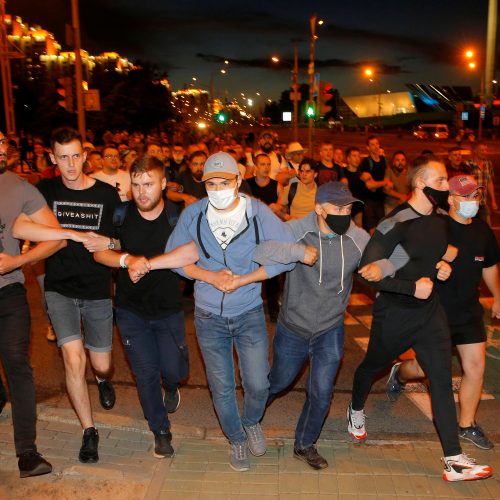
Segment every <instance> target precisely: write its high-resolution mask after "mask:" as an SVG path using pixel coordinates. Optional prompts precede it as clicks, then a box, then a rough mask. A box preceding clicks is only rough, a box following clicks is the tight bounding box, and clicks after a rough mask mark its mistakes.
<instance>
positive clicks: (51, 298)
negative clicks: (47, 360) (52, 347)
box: [45, 292, 113, 352]
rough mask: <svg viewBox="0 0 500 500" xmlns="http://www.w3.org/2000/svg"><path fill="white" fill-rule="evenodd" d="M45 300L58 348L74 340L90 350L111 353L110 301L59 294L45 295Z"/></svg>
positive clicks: (111, 311)
mask: <svg viewBox="0 0 500 500" xmlns="http://www.w3.org/2000/svg"><path fill="white" fill-rule="evenodd" d="M45 301H46V302H47V310H48V313H49V317H50V321H51V323H52V326H53V328H54V332H55V334H56V337H57V345H58V346H59V347H61V346H62V345H64V344H67V343H68V342H72V341H73V340H81V341H82V342H83V344H84V346H85V347H86V348H87V349H88V350H89V351H94V352H110V351H111V344H112V339H113V307H112V303H111V299H98V300H87V299H73V298H71V297H66V296H65V295H61V294H60V293H57V292H45ZM82 323H83V333H82V328H81V325H82Z"/></svg>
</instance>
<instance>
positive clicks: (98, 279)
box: [37, 177, 120, 300]
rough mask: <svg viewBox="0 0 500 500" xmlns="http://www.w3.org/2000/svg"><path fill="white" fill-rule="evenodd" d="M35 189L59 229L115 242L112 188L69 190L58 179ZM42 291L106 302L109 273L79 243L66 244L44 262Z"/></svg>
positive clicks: (100, 185) (115, 198) (117, 199)
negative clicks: (48, 208) (43, 289)
mask: <svg viewBox="0 0 500 500" xmlns="http://www.w3.org/2000/svg"><path fill="white" fill-rule="evenodd" d="M37 187H38V189H39V190H40V192H41V193H42V194H43V196H44V197H45V200H46V201H47V205H48V206H49V207H50V208H51V209H52V211H53V212H54V214H55V215H56V217H57V220H58V221H59V223H60V224H61V226H62V227H66V228H69V229H76V230H80V231H93V232H95V233H98V234H102V235H106V236H110V237H113V238H116V236H117V235H116V229H115V228H114V227H113V212H114V210H115V207H116V206H117V205H119V204H120V197H119V196H118V192H117V191H116V189H115V188H114V187H112V186H110V185H109V184H105V183H104V182H101V181H99V180H96V181H95V184H94V185H93V186H91V187H89V188H87V189H69V188H67V187H66V186H65V185H64V184H63V182H62V180H61V178H60V177H56V178H55V179H48V180H43V181H41V182H40V183H39V184H38V185H37ZM45 290H47V291H51V292H58V293H60V294H61V295H64V296H66V297H71V298H75V299H88V300H98V299H109V298H110V297H111V269H110V268H109V267H107V266H103V265H102V264H98V263H97V262H95V260H94V257H93V256H92V254H91V253H90V252H88V251H87V250H86V249H85V247H84V246H83V245H82V244H81V243H75V242H74V241H70V240H68V244H67V246H66V248H63V249H61V250H59V252H57V253H55V254H54V255H52V256H51V257H49V258H48V259H47V261H46V266H45Z"/></svg>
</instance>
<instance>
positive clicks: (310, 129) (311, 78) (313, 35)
mask: <svg viewBox="0 0 500 500" xmlns="http://www.w3.org/2000/svg"><path fill="white" fill-rule="evenodd" d="M310 23H311V42H310V45H309V68H308V70H307V72H308V73H309V104H312V103H313V85H314V44H315V43H316V14H314V15H313V16H311V19H310ZM313 126H314V118H313V117H309V122H308V133H307V144H308V148H309V154H310V155H311V156H312V154H313V149H312V134H313Z"/></svg>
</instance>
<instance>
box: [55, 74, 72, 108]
mask: <svg viewBox="0 0 500 500" xmlns="http://www.w3.org/2000/svg"><path fill="white" fill-rule="evenodd" d="M57 85H58V87H57V93H58V94H59V95H60V96H61V97H62V98H63V99H64V100H62V101H58V104H59V106H62V107H63V108H64V109H65V110H66V111H68V112H69V113H72V112H73V111H74V98H73V79H72V78H71V77H70V76H64V77H63V78H58V79H57Z"/></svg>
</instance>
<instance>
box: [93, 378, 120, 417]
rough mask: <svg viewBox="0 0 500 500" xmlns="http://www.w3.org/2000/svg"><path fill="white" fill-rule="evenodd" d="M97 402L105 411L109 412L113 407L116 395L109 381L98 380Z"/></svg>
mask: <svg viewBox="0 0 500 500" xmlns="http://www.w3.org/2000/svg"><path fill="white" fill-rule="evenodd" d="M97 387H98V388H99V401H100V403H101V406H102V407H103V408H104V409H105V410H111V408H113V406H115V401H116V394H115V389H114V388H113V384H112V383H111V382H110V381H109V380H102V381H100V380H98V381H97Z"/></svg>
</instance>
